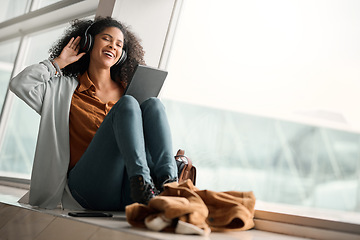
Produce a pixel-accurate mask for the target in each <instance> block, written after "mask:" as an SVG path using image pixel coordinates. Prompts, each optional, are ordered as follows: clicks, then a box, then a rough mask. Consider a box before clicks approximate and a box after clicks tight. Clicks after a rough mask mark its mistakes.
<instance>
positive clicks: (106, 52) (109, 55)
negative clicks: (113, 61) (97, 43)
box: [103, 51, 115, 58]
mask: <svg viewBox="0 0 360 240" xmlns="http://www.w3.org/2000/svg"><path fill="white" fill-rule="evenodd" d="M103 53H104V54H105V55H107V56H108V57H110V58H115V55H114V54H113V53H112V52H109V51H104V52H103Z"/></svg>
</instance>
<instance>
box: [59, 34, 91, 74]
mask: <svg viewBox="0 0 360 240" xmlns="http://www.w3.org/2000/svg"><path fill="white" fill-rule="evenodd" d="M80 39H81V37H80V36H78V37H76V38H75V39H74V38H73V37H72V38H71V39H70V41H69V42H68V44H67V45H66V46H65V47H64V48H63V50H62V51H61V53H60V55H59V56H58V57H57V58H55V59H54V62H56V63H57V64H58V65H59V67H60V69H62V68H64V67H66V66H67V65H69V64H71V63H74V62H76V61H78V60H79V59H80V58H81V57H82V56H84V55H85V54H86V53H85V52H83V53H79V49H80Z"/></svg>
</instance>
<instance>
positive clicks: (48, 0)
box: [38, 0, 61, 8]
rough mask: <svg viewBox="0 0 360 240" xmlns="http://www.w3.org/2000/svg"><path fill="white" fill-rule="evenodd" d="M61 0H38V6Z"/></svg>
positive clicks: (41, 6)
mask: <svg viewBox="0 0 360 240" xmlns="http://www.w3.org/2000/svg"><path fill="white" fill-rule="evenodd" d="M60 1H61V0H40V1H39V6H38V8H43V7H46V6H49V5H51V4H53V3H56V2H60Z"/></svg>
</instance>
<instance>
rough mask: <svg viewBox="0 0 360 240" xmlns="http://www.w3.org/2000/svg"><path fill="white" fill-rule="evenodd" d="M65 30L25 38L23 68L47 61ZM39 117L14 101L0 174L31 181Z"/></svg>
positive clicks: (2, 153)
mask: <svg viewBox="0 0 360 240" xmlns="http://www.w3.org/2000/svg"><path fill="white" fill-rule="evenodd" d="M63 30H64V27H58V28H56V29H52V30H45V31H43V32H41V33H38V34H34V35H32V36H30V37H29V39H28V41H27V42H28V47H27V49H28V51H27V54H26V58H25V59H24V66H28V65H31V64H34V63H38V62H40V61H42V60H44V59H46V58H48V49H49V48H50V47H51V44H52V42H55V40H56V39H57V38H58V36H60V35H61V33H62V32H63ZM39 119H40V116H39V115H38V114H37V113H36V112H35V111H34V110H32V109H30V108H29V106H27V105H26V104H25V103H24V102H23V101H21V100H20V99H19V98H15V99H14V103H13V106H12V111H11V114H10V117H9V121H8V126H7V128H6V132H5V138H4V141H3V144H2V147H1V151H0V172H1V173H2V175H6V176H16V177H19V178H25V179H27V178H30V173H31V169H32V163H33V159H34V153H35V144H36V138H37V132H38V125H39Z"/></svg>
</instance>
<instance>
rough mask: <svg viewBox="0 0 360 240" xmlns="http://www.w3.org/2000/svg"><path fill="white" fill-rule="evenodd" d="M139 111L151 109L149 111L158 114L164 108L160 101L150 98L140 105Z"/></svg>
mask: <svg viewBox="0 0 360 240" xmlns="http://www.w3.org/2000/svg"><path fill="white" fill-rule="evenodd" d="M141 109H142V110H143V111H147V110H150V109H151V111H156V112H159V111H163V110H164V109H165V108H164V105H163V104H162V102H161V101H160V99H158V98H156V97H151V98H149V99H147V100H146V101H145V102H143V103H142V104H141Z"/></svg>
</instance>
